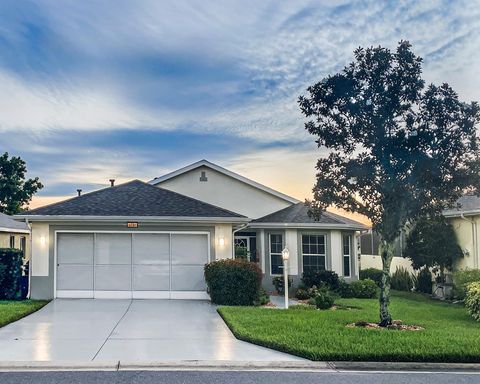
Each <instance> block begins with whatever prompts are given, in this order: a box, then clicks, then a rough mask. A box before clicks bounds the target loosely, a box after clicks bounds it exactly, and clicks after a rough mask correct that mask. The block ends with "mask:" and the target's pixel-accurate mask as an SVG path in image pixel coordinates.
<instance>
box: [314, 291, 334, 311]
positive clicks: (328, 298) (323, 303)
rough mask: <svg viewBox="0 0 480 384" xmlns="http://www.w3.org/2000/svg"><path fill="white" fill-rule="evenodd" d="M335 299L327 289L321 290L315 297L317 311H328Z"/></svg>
mask: <svg viewBox="0 0 480 384" xmlns="http://www.w3.org/2000/svg"><path fill="white" fill-rule="evenodd" d="M334 302H335V299H334V297H333V295H332V294H331V293H330V292H329V291H328V290H327V289H321V290H319V291H318V293H317V295H316V296H315V306H316V307H317V308H318V309H328V308H332V307H333V303H334Z"/></svg>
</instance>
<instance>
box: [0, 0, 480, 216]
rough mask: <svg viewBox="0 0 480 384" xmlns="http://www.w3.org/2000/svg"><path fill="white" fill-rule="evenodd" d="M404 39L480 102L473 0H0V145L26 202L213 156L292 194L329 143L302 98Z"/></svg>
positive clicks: (478, 25)
mask: <svg viewBox="0 0 480 384" xmlns="http://www.w3.org/2000/svg"><path fill="white" fill-rule="evenodd" d="M400 40H409V41H410V42H411V43H412V44H413V49H414V51H415V52H416V53H417V54H418V55H420V56H422V57H423V58H424V65H423V72H424V78H425V80H426V81H427V82H434V83H442V82H448V83H449V84H450V85H451V86H452V87H453V88H454V89H455V90H456V91H457V92H458V93H459V94H460V97H461V99H463V100H465V101H472V100H480V1H378V0H376V1H340V0H339V1H335V0H333V1H332V0H330V1H303V0H296V1H278V0H271V1H270V0H262V1H260V0H256V1H249V0H242V1H240V0H239V1H227V0H222V1H208V0H199V1H196V0H191V1H182V0H175V1H156V0H152V1H150V0H136V1H123V0H115V1H113V0H110V1H102V0H97V1H88V0H82V1H78V0H75V1H70V0H62V1H56V0H52V1H49V0H44V1H41V0H39V1H26V0H24V1H21V2H20V1H17V0H12V1H9V0H3V1H1V2H0V84H1V86H2V92H0V152H2V153H3V152H5V151H7V152H9V154H10V155H16V156H21V157H22V158H23V159H24V160H25V161H26V162H27V167H28V170H29V174H28V176H30V177H34V176H38V177H39V178H40V180H41V181H42V183H43V184H44V185H45V188H44V189H42V190H41V191H40V192H39V193H38V194H37V196H35V197H34V200H33V201H32V204H31V207H36V206H39V205H43V204H45V203H49V202H52V201H58V200H61V199H64V198H66V197H71V196H74V195H75V194H76V189H77V188H82V189H83V190H84V191H85V192H87V191H90V190H94V189H98V188H100V187H104V186H107V185H108V179H110V178H115V179H116V180H117V183H118V182H122V181H127V180H131V179H134V178H138V179H141V180H144V181H148V180H150V179H152V178H154V177H156V176H161V175H163V174H165V173H167V172H170V171H173V170H175V169H178V168H180V167H182V166H184V165H187V164H190V163H193V162H195V161H198V160H200V159H207V160H209V161H212V162H215V163H217V164H219V165H221V166H224V167H226V168H229V169H231V170H233V171H235V172H238V173H240V174H242V175H244V176H246V177H249V178H252V179H254V180H256V181H258V182H260V183H262V184H265V185H268V186H270V187H272V188H275V189H277V190H279V191H281V192H284V193H287V194H289V195H291V196H294V197H296V198H298V199H301V200H303V199H305V198H308V197H310V196H311V189H312V186H313V183H314V179H315V168H314V167H315V163H316V159H317V158H319V157H321V156H324V155H325V151H324V150H322V149H321V148H317V147H316V144H315V142H314V137H312V136H310V135H308V134H307V133H306V131H305V130H304V126H303V124H304V122H305V121H304V119H303V117H302V115H301V113H300V110H299V107H298V103H297V99H298V97H299V96H300V95H301V94H304V93H305V90H306V88H307V87H308V86H309V85H312V84H314V83H316V82H318V81H319V80H321V79H322V78H323V77H325V76H326V75H328V74H333V73H335V72H337V71H339V70H341V69H342V68H343V67H344V66H345V65H346V64H348V63H349V61H351V59H352V57H353V51H354V49H355V48H357V47H359V46H364V47H367V46H378V45H382V46H385V47H388V48H391V49H395V47H396V45H397V43H398V41H400Z"/></svg>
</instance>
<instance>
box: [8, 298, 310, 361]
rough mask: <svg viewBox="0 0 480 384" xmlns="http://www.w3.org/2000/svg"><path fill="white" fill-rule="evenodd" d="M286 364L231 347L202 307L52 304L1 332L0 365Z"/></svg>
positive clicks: (232, 341) (223, 329)
mask: <svg viewBox="0 0 480 384" xmlns="http://www.w3.org/2000/svg"><path fill="white" fill-rule="evenodd" d="M91 360H100V361H117V360H120V361H158V360H233V361H291V360H301V359H300V358H297V357H295V356H291V355H288V354H284V353H281V352H277V351H273V350H270V349H267V348H263V347H259V346H256V345H253V344H250V343H246V342H243V341H240V340H237V339H236V338H235V337H234V336H233V334H232V333H231V332H230V330H229V329H228V327H227V326H226V325H225V323H224V322H223V320H222V319H221V317H220V316H219V315H218V314H217V312H216V309H215V307H214V306H212V305H211V304H210V303H208V302H205V301H193V300H192V301H190V300H89V299H75V300H69V299H57V300H54V301H52V302H51V303H49V304H48V305H47V306H45V307H44V308H42V309H41V310H40V311H38V312H36V313H34V314H32V315H30V316H27V317H25V318H23V319H21V320H19V321H17V322H15V323H12V324H9V325H7V326H6V327H3V328H0V361H91Z"/></svg>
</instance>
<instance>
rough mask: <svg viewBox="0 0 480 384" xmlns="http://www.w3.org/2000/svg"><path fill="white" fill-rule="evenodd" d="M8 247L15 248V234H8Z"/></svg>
mask: <svg viewBox="0 0 480 384" xmlns="http://www.w3.org/2000/svg"><path fill="white" fill-rule="evenodd" d="M10 248H15V236H14V235H10Z"/></svg>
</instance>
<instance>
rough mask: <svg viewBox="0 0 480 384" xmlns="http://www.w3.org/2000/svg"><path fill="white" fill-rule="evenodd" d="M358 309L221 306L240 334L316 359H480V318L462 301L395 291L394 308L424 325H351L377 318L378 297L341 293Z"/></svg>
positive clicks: (395, 313) (396, 313)
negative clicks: (405, 327)
mask: <svg viewBox="0 0 480 384" xmlns="http://www.w3.org/2000/svg"><path fill="white" fill-rule="evenodd" d="M336 303H337V304H341V305H346V306H350V307H355V309H337V310H326V311H318V310H314V309H310V308H302V307H293V308H291V309H289V310H279V309H268V308H261V307H221V308H219V309H218V311H219V313H220V315H221V316H222V317H223V318H224V320H225V322H226V323H227V325H228V326H229V327H230V329H231V330H232V332H233V333H234V334H235V336H236V337H237V338H238V339H241V340H245V341H249V342H251V343H255V344H259V345H263V346H265V347H269V348H273V349H277V350H279V351H284V352H288V353H291V354H294V355H297V356H302V357H306V358H308V359H311V360H326V361H335V360H356V361H424V362H427V361H429V362H480V323H479V322H475V321H474V320H472V319H471V318H470V317H469V316H468V314H467V312H466V310H465V308H463V307H462V306H460V305H453V304H448V303H442V302H436V301H431V300H430V299H428V298H425V297H423V296H421V295H418V294H413V293H412V294H411V293H400V292H394V293H392V300H391V312H392V315H393V318H394V319H399V320H403V322H404V323H405V324H411V325H420V326H422V327H424V328H425V330H423V331H398V330H388V329H380V330H378V329H364V328H347V327H345V325H346V324H349V323H354V322H356V321H360V320H365V321H369V322H376V321H378V301H377V300H373V299H372V300H370V299H339V300H337V301H336Z"/></svg>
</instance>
